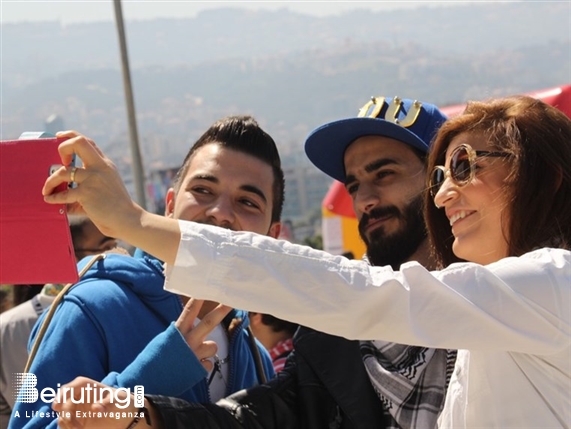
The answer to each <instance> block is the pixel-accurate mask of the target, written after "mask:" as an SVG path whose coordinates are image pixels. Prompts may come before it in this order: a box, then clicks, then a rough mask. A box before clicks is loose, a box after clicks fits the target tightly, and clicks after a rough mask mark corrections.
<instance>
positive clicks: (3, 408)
mask: <svg viewBox="0 0 571 429" xmlns="http://www.w3.org/2000/svg"><path fill="white" fill-rule="evenodd" d="M68 221H69V229H70V233H71V240H72V243H73V248H74V252H75V259H76V261H77V262H79V261H80V260H81V259H82V258H84V257H85V256H88V255H96V254H99V253H103V252H105V251H107V250H110V249H112V248H114V247H115V246H116V245H117V242H116V240H115V239H113V238H111V237H107V236H105V235H103V234H102V233H101V232H100V231H99V230H98V229H97V227H96V226H95V225H94V224H93V222H92V221H91V220H90V219H89V218H88V217H86V216H74V215H70V216H68ZM62 288H63V285H56V284H46V285H16V286H14V297H15V303H16V306H15V307H14V308H12V309H10V310H9V311H7V312H5V313H3V314H2V315H0V350H1V355H0V356H1V358H0V429H6V427H7V426H8V419H9V416H10V413H11V412H12V408H13V407H14V403H15V400H16V393H17V392H16V391H15V390H14V381H15V380H14V375H13V374H14V373H19V372H24V368H25V366H26V361H27V359H28V349H27V345H28V338H29V337H30V333H31V332H32V328H33V326H34V324H35V323H36V321H37V320H38V318H39V317H40V315H41V314H42V312H43V311H44V310H45V309H46V308H48V307H49V305H50V304H51V303H52V301H53V300H54V299H55V297H56V296H57V294H58V293H59V292H60V290H61V289H62Z"/></svg>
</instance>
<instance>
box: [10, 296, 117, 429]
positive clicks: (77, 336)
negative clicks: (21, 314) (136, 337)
mask: <svg viewBox="0 0 571 429" xmlns="http://www.w3.org/2000/svg"><path fill="white" fill-rule="evenodd" d="M44 316H45V315H44ZM43 320H44V317H41V318H40V319H39V320H38V322H37V323H36V326H35V328H34V331H33V337H31V339H30V345H31V344H32V341H34V339H35V335H36V334H37V332H38V326H39V324H40V323H41V322H42V321H43ZM30 345H29V347H30ZM106 356H107V350H106V341H105V338H104V335H103V332H102V330H101V326H100V325H99V324H98V323H97V320H96V319H95V318H94V317H92V315H91V314H90V313H89V311H88V310H87V309H86V308H85V306H81V305H79V304H78V303H77V302H73V301H69V300H64V302H63V303H62V304H60V306H59V307H58V309H57V310H56V312H55V314H54V317H53V319H52V321H51V322H50V325H49V327H48V329H47V331H46V334H45V336H44V338H43V340H42V343H41V344H40V347H39V348H38V351H37V354H36V356H35V358H34V361H33V363H32V365H31V368H30V373H32V374H34V375H35V376H36V379H37V384H36V386H35V387H32V388H34V389H36V391H37V392H38V393H40V394H41V392H42V391H44V389H53V391H54V392H55V391H57V388H58V387H59V386H61V385H62V384H64V383H68V382H70V381H72V380H73V379H74V378H75V377H77V376H78V375H84V376H86V377H89V378H93V379H95V380H101V379H102V378H103V377H104V376H105V375H106V370H105V368H106ZM48 393H49V391H48ZM45 399H47V402H46V401H43V400H42V398H41V395H40V396H39V397H38V398H37V400H36V401H35V402H33V403H22V402H17V403H16V404H15V406H14V410H13V412H12V418H11V419H10V424H9V428H10V429H18V428H23V427H25V428H45V427H49V428H56V427H57V420H54V417H55V415H53V414H52V410H51V403H52V402H53V397H52V398H49V397H47V396H46V397H45ZM28 400H29V399H28ZM36 411H37V412H39V413H36ZM41 413H47V414H48V416H47V417H46V415H45V414H44V415H42V414H41Z"/></svg>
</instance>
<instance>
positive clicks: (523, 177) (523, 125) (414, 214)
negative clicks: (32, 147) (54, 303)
mask: <svg viewBox="0 0 571 429" xmlns="http://www.w3.org/2000/svg"><path fill="white" fill-rule="evenodd" d="M58 136H59V137H65V138H67V139H66V140H65V141H64V142H63V143H61V145H60V147H59V151H60V155H61V158H62V163H63V165H64V166H63V167H61V168H60V169H59V170H58V171H56V172H55V173H53V174H52V175H51V176H50V177H49V178H48V179H47V181H46V184H45V186H44V188H43V189H42V190H38V192H43V195H44V199H45V201H46V202H47V203H57V204H61V203H65V204H67V205H68V208H69V211H70V213H81V214H82V215H85V216H87V217H88V218H89V219H90V220H91V221H92V222H93V223H94V224H95V225H96V226H97V228H98V230H99V231H101V233H102V234H103V235H104V236H105V237H113V238H117V239H120V240H122V241H124V242H126V243H129V244H131V245H133V246H135V247H136V249H137V250H136V252H135V254H134V255H133V256H131V255H129V254H108V255H105V257H104V258H101V259H99V260H97V261H96V262H95V263H93V265H92V266H91V267H90V268H89V269H88V270H87V271H86V273H85V274H84V276H83V277H82V278H81V280H80V281H79V282H78V283H77V284H76V285H74V286H73V287H72V288H71V289H70V290H69V292H67V293H66V294H65V296H64V297H63V299H62V301H61V302H60V303H59V304H58V307H57V309H56V311H55V312H54V313H53V316H50V317H49V320H47V321H45V319H46V318H48V316H46V313H45V312H44V313H42V315H41V316H40V319H39V320H38V321H37V322H36V324H35V326H34V328H33V330H32V332H31V336H30V339H29V347H30V345H32V344H34V343H37V353H36V354H35V356H34V357H33V361H32V362H31V367H30V370H29V372H30V373H31V374H34V375H35V379H34V383H35V384H34V386H33V387H34V388H35V389H37V391H45V390H50V391H51V390H53V391H57V389H58V388H59V389H60V390H59V391H60V392H67V393H68V394H69V397H68V398H65V396H64V397H63V398H62V397H60V396H58V397H57V398H56V399H55V400H53V401H49V402H47V401H43V400H41V398H40V399H38V400H36V401H18V400H16V401H15V403H14V404H13V410H12V415H11V419H10V423H9V428H11V429H12V428H14V429H15V428H40V427H57V426H59V427H62V428H106V429H112V428H117V429H124V428H129V429H132V428H144V427H153V428H165V429H167V428H168V429H171V428H191V427H192V428H270V429H271V428H276V429H278V428H284V429H285V428H317V429H319V428H324V429H325V428H340V429H349V428H365V429H367V428H371V429H372V428H387V429H392V428H399V429H410V428H507V427H513V428H516V427H517V428H525V427H527V428H546V427H549V428H556V427H561V428H569V427H570V422H571V120H570V119H569V118H568V117H567V116H565V115H564V114H563V113H562V112H560V111H559V110H558V109H556V108H555V107H552V106H549V105H547V104H545V103H543V102H542V101H539V100H537V99H533V98H531V97H527V96H512V97H505V98H497V99H491V100H487V101H481V102H470V103H468V105H467V107H466V109H465V111H464V112H463V113H462V114H461V115H459V116H456V117H454V118H446V116H445V115H444V114H443V113H442V112H441V111H440V110H439V109H438V107H437V106H435V105H433V104H430V103H427V102H422V101H417V100H412V99H401V98H398V97H394V98H385V97H374V98H372V99H371V100H370V101H369V102H367V103H366V104H365V105H364V106H363V107H362V108H361V110H360V111H359V115H358V117H352V118H344V119H341V120H337V121H333V122H330V123H327V124H324V125H323V126H321V127H319V128H317V129H316V130H314V131H313V132H312V133H311V134H310V135H309V136H308V137H307V139H306V141H305V151H306V154H307V156H308V157H309V159H310V160H311V162H312V163H313V164H314V165H315V166H316V167H317V168H319V169H320V170H322V171H323V172H325V173H326V174H328V175H329V176H330V177H332V178H333V179H336V180H339V181H341V182H342V183H344V185H345V187H346V189H347V191H348V193H349V195H350V196H351V199H352V201H353V209H354V211H355V214H356V217H357V219H358V231H355V233H356V234H357V233H358V234H359V235H360V237H361V238H362V240H363V242H364V243H365V245H366V253H365V255H362V257H361V255H358V256H357V257H356V258H355V259H348V258H346V257H344V256H342V255H331V254H328V253H326V252H323V251H320V250H316V249H312V248H309V247H306V246H301V245H297V244H293V243H290V242H288V241H284V240H279V239H278V237H279V233H280V228H281V223H280V217H281V210H282V206H283V200H284V176H283V171H282V169H281V163H280V157H279V154H278V150H277V147H276V144H275V142H274V140H273V139H272V138H271V137H270V136H269V135H268V134H267V133H266V132H265V131H263V130H262V128H261V127H260V126H259V124H258V123H257V122H256V121H255V119H254V118H252V117H250V116H231V117H226V118H223V119H221V120H219V121H217V122H216V123H214V124H213V125H212V126H211V127H210V128H209V129H208V130H207V131H206V132H205V133H204V134H203V135H202V136H201V137H200V138H199V139H198V140H197V142H196V143H195V144H194V145H193V146H192V147H191V149H190V150H189V152H188V154H187V156H186V158H185V159H184V161H183V163H182V167H181V169H180V170H179V172H178V174H177V175H176V177H175V179H174V182H173V184H172V188H171V189H170V190H169V191H168V193H167V196H166V203H165V207H166V213H165V215H164V216H160V215H156V214H152V213H149V212H147V211H145V210H143V209H142V208H141V207H139V206H138V205H137V204H136V203H134V202H133V201H132V200H131V198H130V197H129V193H128V191H127V189H126V188H125V186H124V184H123V182H122V180H121V178H120V176H119V174H118V172H117V170H116V168H115V167H114V165H113V163H112V161H111V160H109V159H108V158H107V157H106V156H105V155H104V154H103V153H102V151H101V150H100V149H99V148H98V147H97V145H96V143H95V142H94V141H92V140H91V139H89V138H88V137H86V136H83V135H81V134H78V133H76V132H73V131H68V132H62V133H60V134H59V135H58ZM74 155H77V156H79V157H80V158H81V160H82V161H83V165H82V166H81V167H71V166H69V167H68V166H67V165H69V161H70V160H71V158H72V156H74ZM71 181H73V182H75V183H76V186H74V187H68V188H67V189H66V190H65V191H61V192H54V190H55V189H56V188H58V186H59V185H60V184H62V183H68V182H71ZM58 189H59V188H58ZM89 259H90V258H84V259H82V260H81V261H80V262H79V264H78V267H79V268H82V267H83V266H85V265H86V264H87V263H88V261H89ZM247 311H249V313H248V312H247ZM43 322H45V323H44V325H46V326H47V329H46V330H45V332H43V333H42V334H41V335H40V328H39V327H40V325H41V324H42V323H43ZM139 386H143V387H144V394H145V396H144V398H143V397H140V396H138V395H137V387H139ZM95 390H98V391H100V392H105V394H104V395H103V396H101V397H99V398H97V397H94V396H93V395H92V396H89V395H86V394H85V393H86V392H87V391H90V392H91V391H93V392H94V391H95Z"/></svg>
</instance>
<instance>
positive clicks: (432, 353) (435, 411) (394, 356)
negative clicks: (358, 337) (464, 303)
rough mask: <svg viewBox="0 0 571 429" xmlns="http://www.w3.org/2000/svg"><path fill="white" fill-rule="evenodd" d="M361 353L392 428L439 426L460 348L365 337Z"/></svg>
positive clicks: (428, 428)
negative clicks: (446, 348) (420, 345)
mask: <svg viewBox="0 0 571 429" xmlns="http://www.w3.org/2000/svg"><path fill="white" fill-rule="evenodd" d="M361 354H362V356H363V362H364V364H365V368H366V370H367V373H368V374H369V378H370V380H371V383H372V385H373V387H374V388H375V390H376V392H377V394H378V395H379V397H380V399H381V403H382V406H383V412H384V413H385V415H386V416H387V420H388V421H389V424H388V425H387V426H386V427H387V428H388V429H413V428H426V429H431V428H436V422H437V419H438V416H439V414H440V411H441V410H442V407H443V406H444V399H445V398H446V389H447V388H448V383H449V382H450V377H451V376H452V371H453V370H454V363H455V361H456V350H444V349H429V348H426V347H416V346H407V345H403V344H397V343H389V342H386V341H362V342H361Z"/></svg>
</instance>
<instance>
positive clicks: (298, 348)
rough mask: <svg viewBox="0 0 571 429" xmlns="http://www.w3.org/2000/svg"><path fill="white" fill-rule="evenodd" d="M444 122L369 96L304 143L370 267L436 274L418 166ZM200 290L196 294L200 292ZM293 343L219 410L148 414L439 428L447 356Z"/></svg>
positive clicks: (173, 423)
mask: <svg viewBox="0 0 571 429" xmlns="http://www.w3.org/2000/svg"><path fill="white" fill-rule="evenodd" d="M445 119H446V118H445V116H444V115H443V114H442V113H441V112H440V111H439V110H438V109H437V108H436V107H435V106H433V105H431V104H428V103H421V102H417V101H412V100H406V99H400V98H397V97H395V98H394V99H385V98H383V97H374V98H372V99H371V101H369V102H368V103H367V104H366V105H365V106H363V108H362V109H361V110H360V112H359V116H358V117H357V118H349V119H343V120H339V121H335V122H331V123H328V124H325V125H323V126H322V127H320V128H318V129H316V130H315V131H313V132H312V133H311V134H310V136H309V137H308V138H307V141H306V145H305V149H306V153H307V155H308V157H309V158H310V160H311V161H312V162H313V163H314V164H315V165H316V166H317V167H318V168H319V169H321V170H322V171H324V172H325V173H327V174H328V175H330V176H331V177H333V178H334V179H337V180H339V181H341V182H343V183H344V184H345V186H346V188H347V191H348V192H349V194H350V195H351V197H352V200H353V205H354V210H355V213H356V215H357V219H358V220H359V233H360V235H361V237H362V239H363V240H364V242H365V244H366V245H367V255H366V258H367V259H368V261H369V262H370V263H371V264H372V265H391V266H393V267H394V268H398V267H399V266H400V264H402V263H404V262H407V261H412V260H416V261H419V262H420V263H422V264H423V265H425V266H426V267H428V268H432V267H433V261H432V260H431V258H430V249H429V245H428V242H427V239H426V232H425V227H424V221H423V218H422V193H423V190H424V189H425V186H426V185H425V183H426V182H425V178H426V171H425V163H424V160H425V155H426V152H427V151H428V148H429V145H430V142H431V140H432V138H433V136H434V134H435V133H436V131H437V129H438V127H439V126H440V125H441V124H442V123H443V122H444V121H445ZM198 252H200V251H198ZM193 254H194V255H197V253H193ZM294 269H302V268H301V267H297V268H296V267H294ZM175 271H176V267H175ZM176 281H177V280H176V275H175V274H174V273H171V275H170V279H169V284H167V288H169V287H171V288H176V287H177V285H176ZM209 287H212V285H210V286H209ZM323 287H325V288H326V287H327V285H326V284H324V285H323ZM198 289H200V286H198V287H194V288H193V291H194V292H196V293H199V294H205V293H207V292H206V291H204V290H200V291H198ZM197 291H198V292H197ZM224 293H225V294H226V296H225V300H226V302H229V303H231V304H232V305H238V304H240V305H242V306H250V307H252V308H253V307H257V308H258V309H261V310H260V311H264V312H268V313H272V314H279V308H278V306H279V303H276V302H270V301H272V300H268V299H267V295H266V294H264V293H256V294H248V296H247V298H240V297H238V296H235V295H234V294H233V292H232V290H230V289H225V290H224ZM245 299H247V301H248V302H247V303H246V302H244V300H245ZM234 300H235V302H233V301H234ZM316 313H317V314H319V310H318V309H316ZM282 316H285V318H287V315H281V316H280V317H282ZM358 319H359V315H358V314H355V322H356V323H358ZM331 323H336V321H335V320H332V321H331ZM294 345H295V351H294V353H293V354H292V355H291V356H290V358H289V359H288V362H287V364H286V367H285V368H284V370H283V371H282V372H281V373H280V374H279V375H278V376H277V378H275V379H274V380H272V381H270V382H269V383H268V384H267V385H262V386H258V387H255V388H252V389H248V390H246V391H243V392H238V393H236V394H234V395H232V396H230V397H228V398H225V399H223V400H221V401H219V402H218V404H216V405H212V404H205V405H203V406H200V405H195V404H193V405H191V406H189V405H188V404H187V403H184V402H183V401H180V400H174V399H171V398H165V397H157V396H151V397H149V399H150V403H151V404H152V409H151V410H152V413H153V414H154V416H155V418H156V419H157V420H159V421H160V422H162V424H163V427H168V428H177V427H180V428H183V427H198V428H199V427H209V428H210V427H224V428H233V427H235V428H259V427H263V428H324V429H325V428H344V429H346V428H360V429H363V428H365V429H366V428H371V429H372V428H434V427H436V420H437V417H438V414H439V412H440V410H441V409H442V405H443V402H444V398H445V393H446V387H447V384H448V381H449V377H450V374H451V370H452V368H453V365H454V360H455V352H454V351H447V350H435V349H427V348H424V347H414V346H406V345H400V344H395V343H390V342H384V341H362V342H359V341H349V340H346V339H343V338H340V337H335V336H332V335H328V334H325V333H321V332H317V331H314V330H311V329H307V328H301V329H300V330H299V331H298V332H297V334H296V336H295V338H294ZM110 423H113V422H110ZM109 427H112V426H109ZM117 427H119V426H117Z"/></svg>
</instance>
